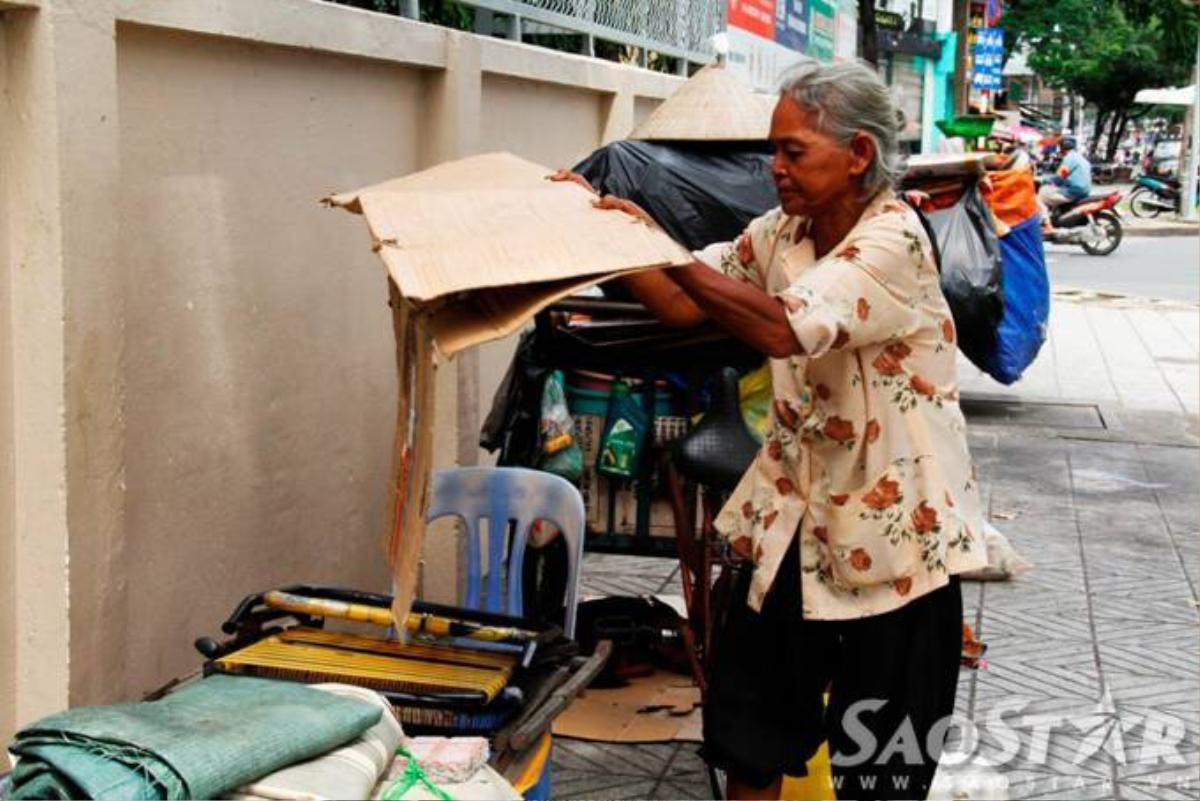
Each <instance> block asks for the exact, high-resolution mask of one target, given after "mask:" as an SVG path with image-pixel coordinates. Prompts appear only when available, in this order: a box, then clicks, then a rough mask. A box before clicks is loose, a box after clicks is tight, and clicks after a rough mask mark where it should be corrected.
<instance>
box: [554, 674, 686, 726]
mask: <svg viewBox="0 0 1200 801" xmlns="http://www.w3.org/2000/svg"><path fill="white" fill-rule="evenodd" d="M553 731H554V733H555V734H557V735H559V736H561V737H573V738H576V739H579V740H598V741H600V742H607V743H661V742H669V741H671V740H682V741H685V742H700V741H701V740H702V739H703V735H702V725H701V710H700V690H699V688H698V687H696V686H695V684H694V683H693V682H692V679H691V677H690V676H681V675H679V674H677V673H669V672H667V671H664V670H656V671H655V672H654V673H652V674H650V675H649V676H643V677H641V678H636V679H630V680H629V684H628V685H626V686H624V687H618V688H615V689H610V690H593V689H589V690H587V691H586V692H584V694H583V695H581V696H579V697H578V698H576V699H575V701H574V702H572V703H571V705H570V706H569V707H567V711H566V712H564V713H563V714H561V715H559V716H558V718H556V719H555V721H554V729H553Z"/></svg>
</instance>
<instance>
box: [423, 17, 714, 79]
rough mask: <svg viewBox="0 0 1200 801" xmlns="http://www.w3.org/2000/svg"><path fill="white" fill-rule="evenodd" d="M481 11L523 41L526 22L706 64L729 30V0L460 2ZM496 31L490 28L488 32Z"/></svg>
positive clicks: (588, 42) (587, 45)
mask: <svg viewBox="0 0 1200 801" xmlns="http://www.w3.org/2000/svg"><path fill="white" fill-rule="evenodd" d="M459 2H461V3H462V4H463V5H467V6H472V7H474V8H476V9H477V10H479V11H483V12H485V13H487V12H491V13H492V14H503V15H505V17H507V22H506V27H505V29H504V30H505V33H506V34H507V36H508V37H509V38H510V39H520V38H521V33H522V30H523V27H524V26H525V25H526V23H534V24H535V25H549V26H552V27H554V28H557V29H560V30H562V31H565V32H568V33H577V34H583V36H584V48H583V51H584V52H585V53H588V54H589V55H590V54H593V53H594V48H593V42H594V40H595V39H604V40H607V41H610V42H616V43H618V44H623V45H629V46H631V47H636V48H639V49H640V51H641V53H642V58H645V53H646V51H655V52H658V53H661V54H663V55H666V56H670V57H672V58H675V59H678V60H679V62H680V63H679V69H680V72H683V71H684V69H685V68H686V65H687V62H692V63H699V64H704V63H707V62H708V61H710V60H711V59H712V56H713V50H712V43H711V38H712V35H713V34H715V33H717V32H719V31H721V30H724V28H725V5H726V0H459ZM401 7H402V13H404V14H405V15H406V16H412V17H418V16H419V13H420V0H405V2H402V3H401ZM484 32H490V31H484Z"/></svg>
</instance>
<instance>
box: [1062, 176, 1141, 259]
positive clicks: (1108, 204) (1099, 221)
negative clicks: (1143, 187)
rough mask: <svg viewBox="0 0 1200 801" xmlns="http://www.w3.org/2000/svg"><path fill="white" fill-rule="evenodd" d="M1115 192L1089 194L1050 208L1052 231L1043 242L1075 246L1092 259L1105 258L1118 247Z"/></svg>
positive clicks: (1119, 229)
mask: <svg viewBox="0 0 1200 801" xmlns="http://www.w3.org/2000/svg"><path fill="white" fill-rule="evenodd" d="M1120 201H1121V193H1120V192H1119V191H1114V192H1109V193H1108V194H1105V195H1089V196H1088V197H1085V198H1082V199H1080V200H1074V201H1071V202H1069V203H1063V204H1062V205H1060V206H1057V207H1055V208H1054V209H1051V211H1050V225H1051V226H1052V227H1053V229H1054V230H1053V231H1051V232H1049V233H1047V234H1045V236H1044V239H1045V241H1047V242H1052V243H1054V244H1056V245H1079V246H1080V247H1081V248H1083V249H1084V250H1085V251H1086V252H1088V253H1090V254H1092V255H1093V256H1107V255H1108V254H1109V253H1112V252H1113V251H1114V250H1116V249H1117V245H1119V244H1121V237H1122V235H1123V233H1124V232H1123V229H1122V227H1121V217H1120V215H1119V214H1118V213H1117V209H1116V206H1117V203H1119V202H1120Z"/></svg>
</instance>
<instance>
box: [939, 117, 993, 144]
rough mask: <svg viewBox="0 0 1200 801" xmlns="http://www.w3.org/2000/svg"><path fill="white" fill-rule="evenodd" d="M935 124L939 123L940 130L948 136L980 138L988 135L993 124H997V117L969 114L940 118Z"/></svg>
mask: <svg viewBox="0 0 1200 801" xmlns="http://www.w3.org/2000/svg"><path fill="white" fill-rule="evenodd" d="M934 124H935V125H937V127H938V130H939V131H941V132H942V133H943V134H945V135H946V136H961V137H963V138H964V139H978V138H979V137H981V136H987V135H988V134H990V133H991V132H992V126H993V125H995V124H996V118H995V117H979V116H975V115H967V116H964V117H955V118H953V119H949V120H938V121H937V122H936V123H934Z"/></svg>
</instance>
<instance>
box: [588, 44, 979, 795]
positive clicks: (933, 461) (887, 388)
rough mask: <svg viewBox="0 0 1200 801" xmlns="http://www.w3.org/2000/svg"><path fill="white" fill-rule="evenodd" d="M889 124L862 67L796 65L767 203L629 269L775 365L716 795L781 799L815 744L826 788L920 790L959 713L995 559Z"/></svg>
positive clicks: (942, 311) (710, 712) (752, 485)
mask: <svg viewBox="0 0 1200 801" xmlns="http://www.w3.org/2000/svg"><path fill="white" fill-rule="evenodd" d="M895 125H896V112H895V109H894V108H893V106H892V103H891V101H890V98H889V95H888V91H887V89H886V87H885V86H884V85H883V84H882V83H881V82H880V80H879V78H878V77H877V76H876V75H875V73H874V72H872V71H870V70H869V69H867V68H866V67H863V66H861V65H858V64H837V65H818V64H813V63H805V64H802V65H800V66H798V67H796V68H794V69H793V70H792V71H791V72H790V73H789V74H787V75H786V76H785V78H784V81H783V85H782V94H781V98H780V100H779V103H778V105H777V106H776V108H775V111H774V115H773V117H772V120H771V141H772V143H773V145H774V153H775V155H774V163H773V174H774V178H775V183H776V187H777V189H778V192H779V201H780V206H779V208H776V209H773V210H771V211H769V212H767V213H766V214H765V215H763V216H762V217H760V218H758V219H756V220H754V221H753V222H752V223H751V224H750V226H749V227H748V228H747V229H746V231H745V233H743V234H742V235H741V236H740V237H739V238H738V239H737V240H736V241H735V242H733V243H731V244H728V245H725V246H715V247H713V248H709V249H707V250H706V251H703V252H701V253H700V254H698V257H699V259H700V261H698V262H697V263H695V264H693V265H692V266H689V267H683V268H674V269H669V270H663V271H657V272H649V273H641V274H637V275H634V276H632V277H628V278H626V279H624V282H625V284H626V286H627V287H628V288H629V289H630V290H631V291H632V292H633V293H635V294H636V295H637V296H638V297H639V298H640V299H641V300H642V302H643V303H644V304H645V305H646V306H647V307H648V308H649V309H651V310H652V311H653V312H654V313H655V314H656V315H658V316H659V317H660V318H661V319H662V320H663V321H664V322H666V323H668V324H673V325H680V326H689V325H694V324H697V323H699V322H700V321H702V320H704V319H711V320H714V321H715V322H717V323H718V324H720V325H721V326H723V327H724V328H725V329H727V330H728V331H729V332H730V333H732V334H733V335H735V336H737V337H739V338H741V339H742V340H744V341H746V342H747V343H749V344H750V345H752V346H754V347H756V348H757V349H759V350H760V351H761V352H762V353H764V354H766V355H767V356H768V357H770V365H771V375H772V379H773V384H774V396H775V402H774V406H773V409H772V417H771V421H770V429H769V432H768V435H767V437H766V439H765V441H764V443H763V447H762V450H761V452H760V453H759V454H758V456H757V458H756V459H755V461H754V462H753V464H752V465H751V466H750V469H749V470H748V471H747V473H746V475H745V476H744V477H743V479H742V481H741V483H740V484H739V485H738V487H737V489H736V490H735V491H734V493H733V495H732V497H731V498H730V499H729V502H728V503H727V504H726V506H725V507H724V509H723V510H722V511H721V513H720V515H719V517H718V519H717V528H718V529H719V531H720V532H721V533H722V534H723V535H724V536H725V537H727V538H728V540H729V542H730V545H731V549H732V551H733V552H734V553H736V554H737V555H739V556H740V558H741V559H743V560H745V562H746V564H747V565H748V566H750V569H749V570H746V571H743V575H744V577H745V578H744V580H743V581H742V582H741V585H742V586H741V589H740V592H741V593H743V594H744V602H743V603H737V604H736V605H735V608H734V609H733V610H731V612H730V614H729V616H728V619H727V622H726V623H725V625H724V628H723V629H722V630H720V631H717V632H716V642H715V645H714V654H713V662H712V665H711V676H710V687H709V696H708V699H707V705H706V708H705V716H704V736H705V745H704V749H705V755H706V758H707V759H708V760H709V761H710V762H711V763H712V764H715V765H717V766H719V767H722V768H724V769H725V770H726V771H727V773H728V776H729V785H728V793H727V795H728V797H729V798H778V796H779V790H780V783H781V778H782V775H783V774H792V775H797V774H799V775H802V774H803V772H804V767H805V762H806V761H807V760H808V759H809V758H810V757H811V756H812V754H813V753H814V752H815V750H816V749H817V748H818V747H819V745H820V743H821V742H822V741H824V740H826V739H827V740H828V741H829V744H830V748H831V755H832V764H833V772H834V782H835V786H837V787H838V793H839V796H841V797H847V798H870V797H882V798H900V797H909V798H924V797H925V795H926V794H927V792H928V790H929V785H930V782H931V780H932V777H933V773H934V770H935V768H936V766H937V761H938V758H939V756H940V753H941V750H942V745H943V741H944V739H945V734H946V730H947V726H948V724H949V718H950V716H951V713H952V712H953V709H954V698H955V690H956V684H957V679H958V669H959V660H960V653H961V646H962V627H961V626H962V598H961V594H960V591H959V584H958V579H957V578H956V574H958V573H962V572H965V571H968V570H972V569H975V568H979V567H982V566H983V565H984V564H985V563H986V554H985V548H984V544H983V539H982V520H981V518H980V512H979V495H978V489H977V485H976V481H975V476H974V473H973V470H972V466H971V463H970V458H969V455H968V452H967V443H966V430H965V426H964V422H963V415H962V412H961V410H960V409H959V405H958V388H957V383H956V375H955V330H954V322H953V320H952V319H951V317H950V310H949V308H948V307H947V305H946V301H945V299H944V297H943V296H942V293H941V290H940V288H939V282H938V270H937V265H936V263H935V257H934V255H933V254H934V251H933V248H932V246H931V243H930V242H929V239H928V237H927V236H926V233H925V230H924V228H923V226H922V224H921V221H920V219H919V218H918V216H917V215H916V213H915V212H913V210H912V209H911V208H909V207H908V205H907V204H905V203H904V202H902V201H901V200H898V199H897V198H896V196H895V194H894V193H893V190H892V185H893V182H894V181H895V178H896V171H897V168H896V131H895ZM598 205H601V206H603V207H609V208H619V209H623V210H625V211H627V212H629V213H632V214H637V215H639V216H643V215H644V212H642V211H641V210H640V209H638V208H637V207H636V206H634V205H633V204H631V203H629V202H628V201H624V200H620V199H615V198H605V199H602V200H600V201H598ZM713 267H717V268H718V269H713ZM826 692H828V707H826V706H825V704H824V701H823V695H824V694H825V693H826Z"/></svg>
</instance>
